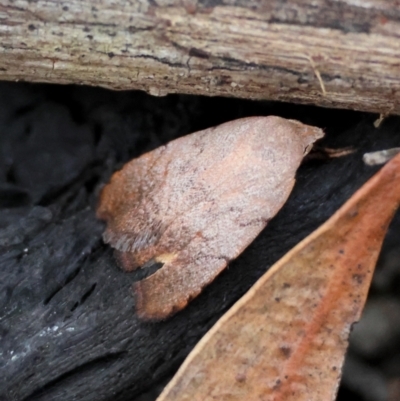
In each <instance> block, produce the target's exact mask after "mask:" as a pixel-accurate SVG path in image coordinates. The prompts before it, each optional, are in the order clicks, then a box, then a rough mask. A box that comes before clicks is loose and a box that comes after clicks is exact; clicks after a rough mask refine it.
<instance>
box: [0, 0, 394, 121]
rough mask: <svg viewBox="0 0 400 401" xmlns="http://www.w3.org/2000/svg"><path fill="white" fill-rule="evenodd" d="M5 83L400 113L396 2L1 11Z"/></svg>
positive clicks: (40, 4) (127, 4) (67, 5)
mask: <svg viewBox="0 0 400 401" xmlns="http://www.w3.org/2000/svg"><path fill="white" fill-rule="evenodd" d="M0 35H1V39H0V51H1V54H2V56H1V57H0V79H4V80H26V81H33V82H38V81H40V82H52V83H76V84H89V85H97V86H103V87H107V88H112V89H141V90H145V91H147V92H149V93H151V94H153V95H159V96H162V95H166V94H168V93H177V92H179V93H191V94H202V95H222V96H232V97H242V98H250V99H275V100H283V101H293V102H301V103H314V104H318V105H322V106H329V107H344V108H350V109H358V110H366V111H374V112H379V113H383V114H385V113H397V114H398V113H400V38H399V36H400V8H399V4H398V1H384V0H369V1H367V2H359V1H354V0H342V1H335V2H332V1H328V0H317V1H313V2H309V1H307V0H296V1H293V2H281V1H278V0H274V1H271V0H260V1H255V0H254V1H245V0H232V1H220V0H141V1H121V2H118V1H113V0H71V1H68V2H64V1H58V0H35V1H32V0H8V1H7V0H0Z"/></svg>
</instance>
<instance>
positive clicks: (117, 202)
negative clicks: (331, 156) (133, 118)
mask: <svg viewBox="0 0 400 401" xmlns="http://www.w3.org/2000/svg"><path fill="white" fill-rule="evenodd" d="M322 136H323V132H322V131H321V130H320V129H318V128H315V127H310V126H306V125H303V124H302V123H300V122H298V121H293V120H286V119H283V118H280V117H273V116H271V117H250V118H244V119H240V120H236V121H231V122H228V123H225V124H222V125H220V126H218V127H214V128H209V129H206V130H204V131H199V132H196V133H194V134H191V135H187V136H185V137H182V138H179V139H176V140H175V141H172V142H170V143H168V144H167V145H165V146H162V147H160V148H158V149H156V150H154V151H152V152H149V153H147V154H145V155H143V156H141V157H139V158H137V159H134V160H132V161H130V162H129V163H127V164H126V165H125V166H124V167H123V169H122V170H120V171H118V172H116V173H115V174H114V175H113V177H112V178H111V181H110V183H109V184H107V185H106V186H105V187H104V189H103V191H102V193H101V197H100V204H99V207H98V210H97V215H98V217H99V218H101V219H103V220H105V221H106V222H107V228H106V231H105V233H104V241H105V242H107V243H109V244H110V245H111V246H112V247H114V248H115V249H116V250H117V254H118V259H119V261H120V264H121V265H122V267H123V268H124V269H125V270H127V271H130V270H133V269H135V268H137V267H139V266H142V265H143V264H145V263H146V262H148V261H151V260H154V261H159V262H162V263H164V265H163V267H162V268H161V269H159V270H158V271H157V272H156V273H154V274H153V275H151V276H150V277H148V278H146V279H144V280H142V281H140V282H137V283H135V285H134V289H135V295H136V301H137V303H136V307H137V311H138V314H139V315H140V316H141V317H142V318H144V319H164V318H166V317H168V316H170V315H171V314H173V313H175V312H177V311H179V310H180V309H182V308H183V307H185V305H186V304H187V303H188V302H189V301H190V300H191V299H193V298H194V297H196V296H197V295H198V294H199V293H200V292H201V290H202V288H203V287H204V286H206V285H207V284H209V283H210V282H211V281H212V280H213V279H214V278H215V277H216V276H217V275H218V274H219V273H220V272H221V271H222V270H223V269H224V268H225V267H226V265H227V264H228V262H229V261H230V260H232V259H234V258H236V257H237V256H238V255H239V254H240V253H241V252H242V251H243V250H244V249H245V248H246V247H247V246H248V245H249V244H250V243H251V242H252V241H253V240H254V238H255V237H256V236H257V235H258V234H259V232H260V231H261V230H262V229H263V228H264V227H265V226H266V224H267V222H268V221H269V220H270V219H271V218H272V217H273V216H274V215H275V214H276V213H277V212H278V211H279V209H280V208H281V207H282V206H283V204H284V203H285V201H286V199H287V198H288V196H289V194H290V192H291V190H292V187H293V185H294V177H295V173H296V170H297V168H298V166H299V165H300V163H301V160H302V159H303V157H304V154H305V153H307V152H308V151H309V149H310V146H311V145H312V143H313V142H314V141H315V140H317V139H319V138H321V137H322Z"/></svg>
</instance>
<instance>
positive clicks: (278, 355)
mask: <svg viewBox="0 0 400 401" xmlns="http://www.w3.org/2000/svg"><path fill="white" fill-rule="evenodd" d="M399 202H400V155H398V156H396V157H395V158H394V159H392V160H391V161H390V162H389V163H388V164H387V165H386V166H384V167H383V168H382V169H381V170H380V171H379V172H378V173H377V174H376V175H375V176H374V177H373V178H372V179H370V180H369V181H368V182H367V183H366V184H365V185H364V186H363V187H362V188H361V189H360V190H359V191H358V192H356V193H355V194H354V195H353V196H352V198H351V199H350V200H349V201H348V202H347V203H346V204H345V205H344V206H343V207H341V208H340V210H339V211H338V212H336V213H335V214H334V215H333V216H332V217H331V218H330V219H329V220H328V221H327V222H326V223H325V224H323V225H322V226H321V227H320V228H319V229H317V230H316V231H315V232H314V233H312V234H311V235H309V236H308V237H307V238H306V239H304V240H303V241H302V242H301V243H299V244H298V245H297V246H296V247H295V248H293V249H292V250H291V251H290V252H288V253H287V254H286V255H285V256H284V257H283V258H282V259H281V260H279V261H278V262H277V263H276V264H275V265H274V266H273V267H272V268H271V269H270V270H269V271H268V272H267V273H266V274H265V275H264V276H263V277H262V278H261V279H260V280H259V281H258V282H257V283H256V284H255V285H254V286H253V287H252V288H251V289H250V291H249V292H248V293H247V294H246V295H245V296H244V297H243V298H242V299H240V300H239V301H238V302H237V303H236V304H235V305H234V306H233V307H232V308H231V309H230V310H229V311H228V312H227V313H226V314H225V315H224V316H223V317H222V318H221V319H220V320H219V321H218V322H217V323H216V325H215V326H214V327H213V328H212V329H211V330H210V331H209V332H208V333H207V334H206V335H205V336H204V338H203V339H202V340H201V341H200V342H199V344H198V345H197V346H196V347H195V349H194V350H193V351H192V352H191V354H190V355H189V356H188V358H187V359H186V361H185V362H184V363H183V365H182V367H181V368H180V370H179V371H178V373H177V374H176V376H175V377H174V378H173V380H172V381H171V382H170V383H169V384H168V386H167V387H166V388H165V390H164V391H163V393H162V394H161V395H160V397H159V398H158V401H183V400H190V401H210V400H219V401H227V400H229V401H233V400H241V401H242V400H246V401H253V400H254V401H255V400H263V401H331V400H334V399H335V396H336V392H337V388H338V384H339V379H340V375H341V369H342V364H343V359H344V354H345V351H346V349H347V345H348V336H349V332H350V328H351V325H352V324H353V323H354V322H355V321H357V320H358V319H359V317H360V314H361V310H362V308H363V305H364V303H365V299H366V296H367V293H368V288H369V285H370V281H371V277H372V274H373V270H374V267H375V263H376V260H377V257H378V254H379V251H380V248H381V245H382V241H383V238H384V236H385V232H386V230H387V227H388V225H389V222H390V220H391V219H392V216H393V214H394V212H395V210H396V209H397V207H398V205H399Z"/></svg>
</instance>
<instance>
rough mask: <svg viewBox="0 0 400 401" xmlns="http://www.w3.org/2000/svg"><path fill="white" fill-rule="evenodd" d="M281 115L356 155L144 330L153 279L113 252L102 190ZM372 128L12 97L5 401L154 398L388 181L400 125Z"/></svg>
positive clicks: (61, 92)
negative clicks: (212, 130) (383, 160)
mask: <svg viewBox="0 0 400 401" xmlns="http://www.w3.org/2000/svg"><path fill="white" fill-rule="evenodd" d="M220 110H223V113H221V112H220ZM271 114H273V115H280V116H282V117H286V118H293V119H297V120H301V121H302V122H304V123H307V124H310V125H315V126H319V127H324V129H325V131H326V134H327V135H326V138H325V139H324V143H323V144H324V145H325V146H328V147H331V148H332V147H333V148H343V147H346V146H350V145H352V146H354V147H355V148H356V152H355V153H353V154H351V155H349V156H346V157H342V158H336V159H328V160H314V161H309V162H308V163H306V164H304V165H303V166H302V167H301V168H300V170H299V174H298V176H297V183H296V185H295V188H294V190H293V192H292V195H291V197H290V198H289V201H288V203H287V204H286V205H285V206H284V208H283V209H282V210H281V212H280V213H279V214H278V215H277V217H276V218H275V219H273V220H272V221H271V222H270V224H269V225H268V227H267V228H266V229H265V230H264V231H263V232H262V233H261V234H260V235H259V237H258V238H257V239H256V240H255V241H254V243H252V244H251V245H250V246H249V248H247V249H246V251H245V252H244V253H243V254H242V255H241V256H240V257H239V258H238V259H237V260H235V261H234V262H233V263H231V264H230V265H229V267H228V269H227V270H226V271H225V272H224V273H223V274H221V276H219V277H218V278H217V279H216V280H215V282H213V283H212V285H210V286H209V287H207V288H206V289H205V291H204V292H203V293H202V294H201V295H200V296H199V297H198V298H197V299H195V300H194V301H193V302H192V303H191V304H190V305H189V306H188V307H187V308H186V309H185V310H183V311H182V312H181V313H178V314H177V315H176V316H174V317H173V318H171V319H169V320H167V321H165V322H161V323H157V324H149V323H143V322H141V321H139V320H138V319H137V316H136V315H135V311H134V301H133V297H132V293H131V286H132V282H134V281H137V280H139V279H141V278H143V275H144V274H145V272H144V271H143V270H140V271H136V272H134V273H131V274H127V273H125V272H123V271H121V270H120V269H118V267H117V265H116V262H115V259H114V258H113V256H112V251H111V249H110V248H109V247H108V246H107V245H105V244H103V242H102V240H101V234H102V232H103V230H104V226H103V224H102V223H101V222H99V221H98V220H96V218H95V209H96V203H97V200H98V191H99V189H100V187H101V185H102V184H104V183H105V182H107V181H108V180H109V177H110V175H111V174H112V173H113V172H114V171H115V170H117V169H118V168H120V167H121V166H122V164H123V163H125V162H126V161H127V160H129V159H130V158H132V157H134V156H138V155H139V154H141V153H143V152H145V151H148V150H151V149H154V148H155V147H157V146H159V145H160V144H163V143H165V142H167V141H169V140H171V139H173V138H175V137H177V136H179V135H183V134H186V133H188V132H193V131H196V130H199V129H204V128H206V127H209V126H213V125H216V124H218V123H221V122H224V121H228V120H232V119H235V118H239V117H244V116H250V115H271ZM373 120H374V116H371V115H365V114H362V113H355V112H349V111H340V110H327V109H318V108H313V107H305V106H296V107H294V106H293V105H285V104H273V103H266V102H257V103H255V102H249V101H239V100H232V99H217V98H214V99H211V98H196V97H190V96H169V97H167V98H161V99H159V98H154V97H150V96H147V95H145V94H144V93H134V92H133V93H117V92H109V91H105V90H100V89H89V88H76V87H72V88H71V87H54V86H45V85H43V86H42V85H41V86H36V85H20V84H5V83H3V84H1V85H0V267H1V268H0V340H1V341H0V372H1V374H0V400H1V401H5V400H6V401H33V400H34V401H38V400H40V401H48V400H52V401H57V400H60V401H61V400H62V401H73V400H80V401H91V400H96V401H106V400H107V401H111V400H112V401H128V400H129V401H130V400H133V399H135V398H136V397H137V396H138V395H139V394H141V393H142V392H143V391H145V390H148V389H151V388H154V386H155V384H156V383H158V382H159V381H160V380H162V379H164V378H165V377H167V376H168V375H170V374H171V373H173V371H174V370H175V369H176V368H177V367H178V366H179V363H180V362H182V360H183V358H184V357H185V356H186V355H187V354H188V352H189V351H190V349H191V348H192V347H193V346H194V345H195V344H196V342H197V341H199V339H200V338H201V337H202V335H204V333H205V332H206V331H207V330H208V329H209V328H210V327H211V325H212V324H213V323H214V322H215V320H216V319H217V318H218V317H219V316H221V314H222V313H223V312H225V311H226V310H227V309H228V308H229V307H230V306H231V305H232V304H233V303H234V302H235V301H236V300H237V299H238V298H239V297H240V296H241V295H242V294H243V293H244V292H245V291H247V290H248V289H249V287H250V286H251V285H252V284H253V283H254V282H255V281H256V280H257V279H258V278H259V277H260V276H261V275H262V274H263V273H264V272H265V271H266V270H267V268H268V267H269V266H270V265H271V264H272V263H273V262H275V261H276V260H277V259H278V258H279V257H281V256H282V255H283V254H284V253H285V252H286V251H288V250H289V249H290V248H291V247H292V246H294V245H295V244H296V243H298V242H299V241H300V240H301V239H303V238H304V237H305V236H306V235H307V234H309V233H310V232H311V231H312V230H314V229H315V228H317V227H318V225H320V224H321V223H323V222H324V221H325V220H327V219H328V218H329V217H330V216H331V215H332V213H333V212H334V211H335V210H336V209H337V208H338V207H339V206H340V205H341V204H343V203H344V201H345V200H346V199H347V198H348V197H349V196H350V195H351V194H352V193H354V191H355V190H356V189H357V188H358V187H360V185H361V184H362V183H364V182H365V181H366V179H367V178H368V177H370V176H371V175H372V174H373V173H374V172H375V171H376V170H377V168H378V167H368V166H365V165H364V164H363V162H362V154H363V152H364V151H366V150H368V151H372V150H379V149H384V148H389V147H395V146H400V137H399V135H398V133H399V132H400V119H399V118H397V117H391V118H389V119H388V120H386V121H385V122H384V123H383V124H382V126H381V127H380V128H379V129H375V128H374V127H373V124H372V122H373ZM396 133H397V135H396ZM397 233H398V231H397ZM395 239H396V241H398V239H397V238H395ZM397 243H398V242H396V244H397Z"/></svg>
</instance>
